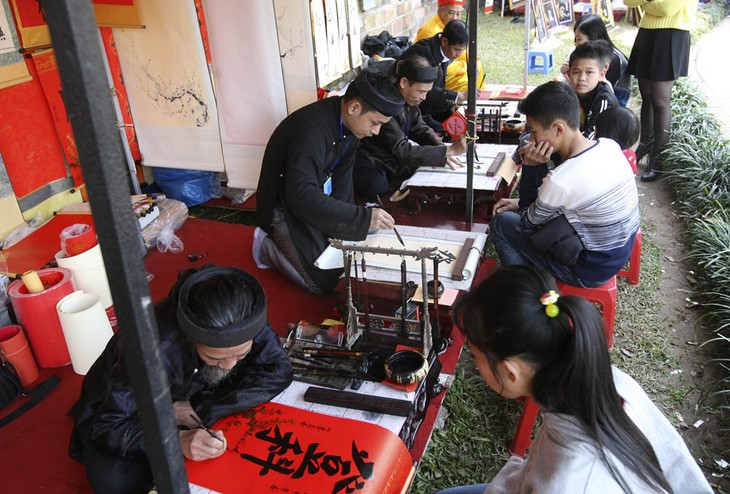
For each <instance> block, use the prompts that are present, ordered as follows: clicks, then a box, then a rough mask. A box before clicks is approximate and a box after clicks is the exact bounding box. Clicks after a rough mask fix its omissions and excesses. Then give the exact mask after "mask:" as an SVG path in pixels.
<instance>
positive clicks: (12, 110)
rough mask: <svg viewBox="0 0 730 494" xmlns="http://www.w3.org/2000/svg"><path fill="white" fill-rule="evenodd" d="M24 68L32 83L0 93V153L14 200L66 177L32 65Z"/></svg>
mask: <svg viewBox="0 0 730 494" xmlns="http://www.w3.org/2000/svg"><path fill="white" fill-rule="evenodd" d="M26 66H27V67H28V72H29V73H30V74H31V76H32V77H33V80H32V81H30V82H26V83H24V84H18V85H17V86H12V87H9V88H5V89H3V90H2V91H0V153H2V156H3V160H4V161H5V168H6V169H7V171H8V176H9V177H10V182H11V183H12V185H13V190H14V191H15V196H16V197H18V199H22V198H23V197H25V196H27V195H28V194H30V193H31V192H33V191H35V190H37V189H39V188H41V187H43V186H45V185H47V184H49V183H51V182H53V181H55V180H58V179H62V178H66V177H68V173H67V172H66V165H65V163H64V160H63V154H62V153H61V146H60V144H59V142H58V135H57V134H56V129H55V127H54V125H53V117H52V115H51V111H50V109H49V107H48V102H47V101H46V96H45V94H44V93H43V88H42V87H41V84H40V82H39V81H38V74H37V73H36V70H35V65H34V64H33V62H32V61H31V60H29V59H26Z"/></svg>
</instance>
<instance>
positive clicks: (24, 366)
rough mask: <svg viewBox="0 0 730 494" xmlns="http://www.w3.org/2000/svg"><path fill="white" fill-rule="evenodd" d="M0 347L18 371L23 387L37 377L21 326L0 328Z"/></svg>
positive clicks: (36, 368) (35, 367)
mask: <svg viewBox="0 0 730 494" xmlns="http://www.w3.org/2000/svg"><path fill="white" fill-rule="evenodd" d="M0 349H1V350H2V354H3V356H4V357H5V358H6V359H8V361H10V363H11V364H13V366H14V367H15V370H16V371H18V377H20V383H21V384H22V385H23V387H26V386H28V385H29V384H31V383H32V382H33V381H35V380H36V379H38V366H37V365H36V363H35V359H34V358H33V353H31V351H30V347H29V346H28V340H26V339H25V334H24V333H23V328H21V327H20V326H17V325H13V326H5V327H4V328H0Z"/></svg>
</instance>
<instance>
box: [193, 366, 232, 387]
mask: <svg viewBox="0 0 730 494" xmlns="http://www.w3.org/2000/svg"><path fill="white" fill-rule="evenodd" d="M230 373H231V370H230V369H229V370H226V369H221V368H220V367H216V366H214V365H208V364H205V365H203V368H202V369H200V374H201V375H202V376H203V379H205V382H206V383H208V384H209V385H210V386H217V385H218V384H219V383H220V382H221V381H222V380H223V379H225V378H226V377H228V374H230Z"/></svg>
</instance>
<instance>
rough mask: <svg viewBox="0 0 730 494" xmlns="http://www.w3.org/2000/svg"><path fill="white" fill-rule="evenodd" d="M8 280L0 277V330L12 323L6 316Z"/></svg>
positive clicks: (5, 277) (7, 315)
mask: <svg viewBox="0 0 730 494" xmlns="http://www.w3.org/2000/svg"><path fill="white" fill-rule="evenodd" d="M9 283H10V278H8V277H7V276H5V275H4V274H3V275H0V328H1V327H5V326H8V325H10V324H12V323H13V322H12V321H11V320H10V315H9V314H8V284H9Z"/></svg>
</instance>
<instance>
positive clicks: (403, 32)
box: [360, 0, 437, 41]
mask: <svg viewBox="0 0 730 494" xmlns="http://www.w3.org/2000/svg"><path fill="white" fill-rule="evenodd" d="M436 8H437V2H436V0H360V16H361V21H362V29H361V35H362V37H363V38H365V36H366V35H373V36H377V35H378V34H380V33H381V32H382V31H388V32H389V33H390V34H391V35H392V36H410V38H411V41H413V39H414V38H415V37H416V32H417V31H418V28H419V27H421V25H422V24H423V22H424V21H425V20H426V19H427V18H429V17H431V16H432V15H433V14H435V13H436Z"/></svg>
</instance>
